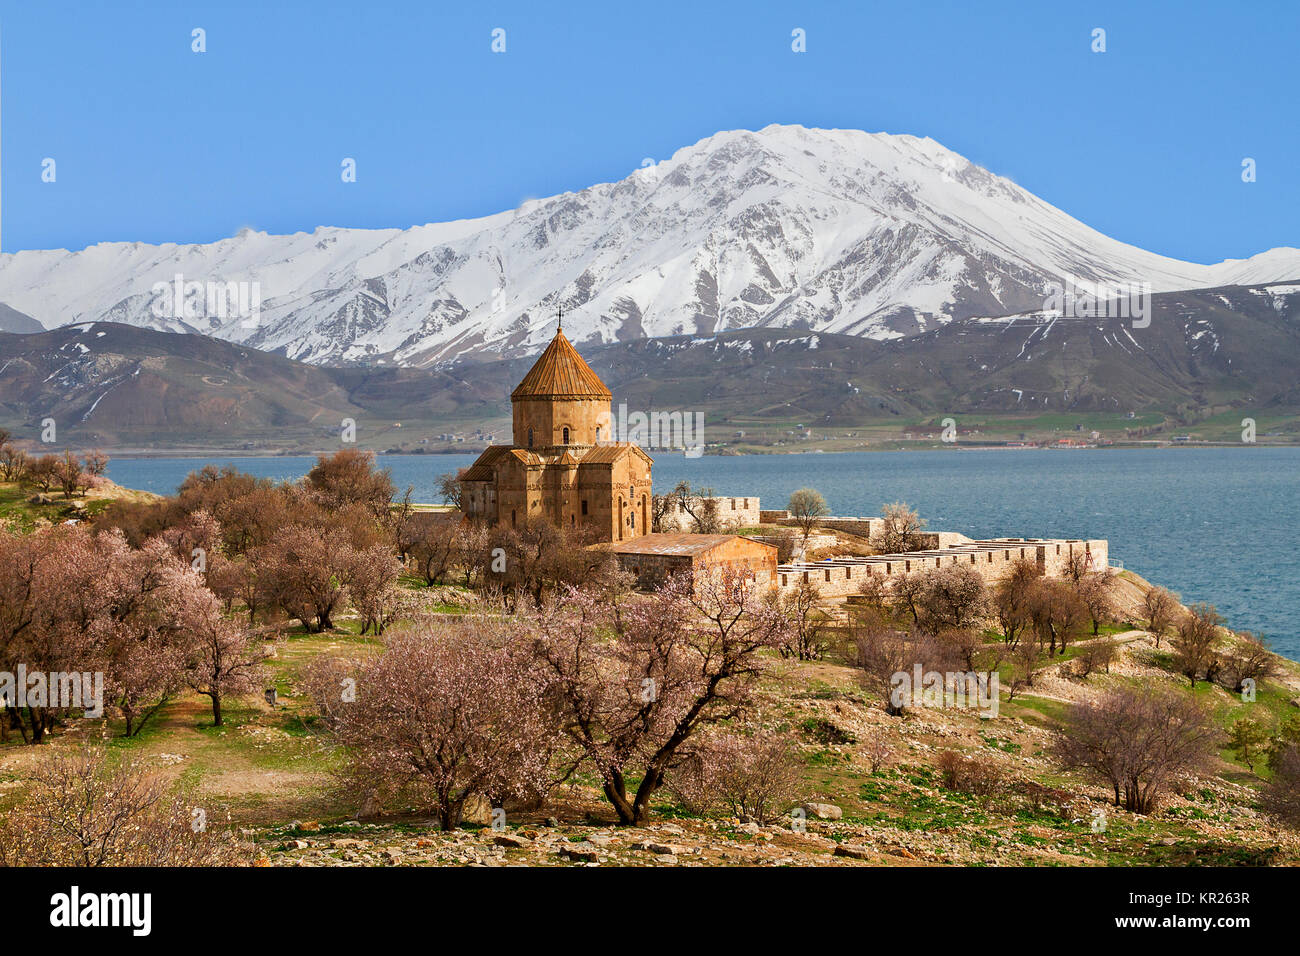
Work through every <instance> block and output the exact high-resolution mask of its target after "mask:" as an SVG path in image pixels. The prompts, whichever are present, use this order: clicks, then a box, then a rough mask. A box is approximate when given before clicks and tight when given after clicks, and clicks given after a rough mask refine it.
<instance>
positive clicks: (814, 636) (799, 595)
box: [775, 583, 831, 661]
mask: <svg viewBox="0 0 1300 956" xmlns="http://www.w3.org/2000/svg"><path fill="white" fill-rule="evenodd" d="M775 600H777V601H780V602H782V604H783V605H784V610H785V613H786V614H787V615H788V617H789V618H790V622H791V627H790V632H789V635H790V636H789V639H788V640H787V641H786V642H785V643H784V644H782V645H781V648H780V650H781V656H782V657H794V658H797V659H798V660H801V661H819V660H821V659H822V656H823V655H824V654H825V653H826V649H827V647H828V646H829V642H828V641H827V634H828V631H829V629H830V624H831V621H830V618H829V617H827V615H826V613H825V612H824V611H822V610H821V609H820V608H819V607H818V602H819V601H820V600H821V593H820V592H819V591H818V590H817V588H816V586H815V585H812V584H808V583H803V584H800V585H799V587H797V588H795V590H794V591H793V592H791V593H790V594H788V595H785V596H781V595H779V594H778V595H777V596H776V597H775Z"/></svg>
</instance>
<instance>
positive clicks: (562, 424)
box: [460, 325, 654, 541]
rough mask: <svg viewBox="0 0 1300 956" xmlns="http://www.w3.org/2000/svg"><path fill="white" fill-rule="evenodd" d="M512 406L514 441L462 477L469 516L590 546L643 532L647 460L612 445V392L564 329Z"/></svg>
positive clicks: (633, 449)
mask: <svg viewBox="0 0 1300 956" xmlns="http://www.w3.org/2000/svg"><path fill="white" fill-rule="evenodd" d="M510 401H511V404H512V406H513V410H514V431H513V434H514V441H513V443H512V444H510V445H492V446H491V447H489V448H487V449H486V450H485V451H484V452H483V454H481V455H479V457H478V460H477V461H475V462H474V464H473V465H471V466H470V467H469V468H468V469H466V470H465V471H463V472H461V474H460V480H461V483H462V487H463V489H464V492H463V495H462V503H461V508H462V510H463V511H464V513H465V515H466V516H467V517H469V518H471V519H474V520H479V521H484V522H487V523H488V524H508V525H510V526H511V527H514V528H519V527H522V526H524V525H525V524H527V523H529V522H536V521H548V522H550V523H552V524H555V525H558V526H560V527H563V528H566V529H570V530H575V531H577V530H579V529H581V530H582V532H583V533H584V534H588V535H590V536H591V537H592V538H593V539H594V540H597V541H624V540H627V539H628V538H634V537H637V536H639V535H642V534H645V533H646V532H647V531H649V530H650V527H649V525H650V499H651V496H652V494H653V479H652V476H651V468H652V466H653V464H654V461H653V459H651V457H650V456H649V455H647V454H646V453H645V452H644V451H642V450H641V448H640V446H638V445H634V444H632V443H630V442H615V441H612V440H611V438H612V436H611V434H610V401H611V395H610V391H609V389H608V388H606V387H605V383H604V382H602V381H601V380H600V377H599V376H598V375H597V374H596V373H595V372H593V371H592V370H591V366H590V365H588V364H587V363H586V361H584V360H583V358H582V356H581V355H579V354H578V350H577V349H575V348H574V347H573V345H572V344H571V343H570V342H569V340H568V339H567V338H565V337H564V330H563V327H562V326H560V325H557V326H556V330H555V338H554V339H552V340H551V343H550V344H549V345H548V346H547V347H546V350H545V351H543V352H542V354H541V355H540V356H539V357H538V359H537V361H536V362H535V363H534V364H533V367H532V368H531V369H529V371H528V374H527V375H525V376H524V378H523V381H521V382H520V383H519V385H518V386H517V387H516V388H515V390H514V391H513V392H511V393H510Z"/></svg>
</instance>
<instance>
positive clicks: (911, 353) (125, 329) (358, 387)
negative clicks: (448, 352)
mask: <svg viewBox="0 0 1300 956" xmlns="http://www.w3.org/2000/svg"><path fill="white" fill-rule="evenodd" d="M583 351H584V355H585V357H586V358H587V360H588V361H589V362H590V364H591V365H592V367H593V368H594V369H595V370H596V372H597V373H598V374H599V375H600V376H601V377H602V378H603V379H604V380H605V381H606V383H607V384H608V385H609V386H610V388H611V389H612V390H613V392H614V403H615V412H616V413H617V407H618V405H619V404H621V403H625V404H626V405H627V406H628V408H629V409H633V410H654V409H658V410H678V409H680V410H692V411H696V410H698V411H703V412H704V413H705V416H706V422H707V425H708V428H709V432H708V440H710V441H717V440H720V438H725V437H729V436H731V435H732V434H733V432H734V431H737V430H748V429H750V428H752V427H757V428H759V429H760V431H761V430H762V429H763V428H764V427H766V428H767V429H768V434H769V436H770V435H771V434H774V433H775V432H774V430H776V431H779V430H780V429H782V428H786V427H788V426H793V425H798V424H801V425H804V426H807V427H811V428H821V429H826V430H829V429H844V428H854V427H877V428H889V429H894V430H896V431H898V432H899V433H901V431H902V430H903V429H904V428H905V427H907V426H909V425H912V424H915V423H923V422H927V421H931V420H934V419H937V418H939V417H942V416H946V415H957V416H965V420H970V419H971V418H972V416H974V417H975V418H977V419H979V420H980V421H982V422H985V423H986V427H985V428H984V429H983V433H984V434H986V435H987V434H988V433H989V432H990V431H996V430H997V428H998V427H1002V428H1003V430H1004V431H1006V430H1010V431H1011V432H1012V433H1014V432H1015V431H1016V430H1017V429H1019V428H1022V427H1025V428H1029V429H1030V430H1032V423H1033V422H1034V421H1036V420H1042V419H1044V417H1045V416H1046V417H1050V416H1066V417H1067V418H1068V417H1069V416H1076V417H1077V418H1080V419H1082V420H1092V419H1098V420H1101V419H1103V418H1104V419H1105V420H1111V419H1113V420H1114V422H1115V423H1116V425H1117V426H1124V427H1127V426H1126V425H1125V423H1126V422H1127V421H1128V420H1129V416H1130V413H1131V414H1132V416H1133V418H1134V419H1136V420H1137V421H1139V422H1140V423H1145V424H1152V423H1154V424H1156V425H1159V424H1162V423H1168V424H1169V425H1171V426H1176V427H1181V426H1182V425H1187V424H1194V423H1198V422H1205V421H1206V420H1210V419H1213V418H1214V416H1224V417H1225V422H1226V423H1231V421H1232V419H1233V417H1234V416H1235V420H1236V422H1237V424H1236V425H1233V426H1232V427H1234V428H1236V430H1237V431H1240V425H1239V421H1240V417H1241V416H1243V415H1253V416H1257V417H1258V416H1263V417H1265V418H1268V419H1271V420H1276V421H1283V422H1288V424H1286V426H1285V429H1284V430H1286V429H1290V428H1292V427H1293V425H1294V423H1289V420H1290V419H1292V418H1294V417H1295V416H1296V414H1297V413H1298V412H1300V361H1298V360H1297V359H1298V358H1300V285H1297V284H1288V285H1280V284H1275V285H1271V286H1255V287H1244V286H1228V287H1224V288H1220V289H1209V290H1202V291H1197V292H1171V293H1166V294H1163V295H1158V296H1156V297H1155V298H1154V301H1153V309H1152V315H1151V319H1150V324H1149V326H1147V327H1145V328H1134V327H1133V323H1132V321H1131V320H1129V319H1119V318H1115V319H1056V320H1054V321H1053V320H1050V319H1043V318H1042V317H1040V316H1037V315H1033V314H1029V315H1023V316H1016V317H1010V318H1000V319H978V318H976V319H964V320H959V321H954V322H951V323H949V324H947V325H945V326H942V327H941V328H938V329H936V330H934V331H931V332H927V333H922V334H920V335H916V336H910V337H908V338H905V339H897V340H893V341H883V342H882V341H876V340H871V339H864V338H860V337H857V336H852V335H835V334H830V333H813V332H796V331H792V330H788V329H749V330H741V331H734V332H725V333H722V334H720V335H717V336H672V337H666V338H658V339H642V340H638V341H633V342H624V343H618V344H614V345H606V346H601V347H597V348H591V349H584V350H583ZM532 361H533V357H531V356H528V357H521V358H514V359H508V360H504V361H494V362H483V361H468V360H467V361H462V362H457V363H453V364H450V365H447V366H443V367H440V368H432V369H415V368H401V369H398V368H382V367H381V368H360V367H355V366H352V367H347V368H326V367H322V366H314V365H307V364H304V363H301V362H296V361H293V360H290V359H286V358H283V357H281V356H277V355H270V354H267V353H263V352H258V351H256V350H255V349H251V348H247V347H242V346H237V345H232V344H230V343H227V342H222V341H218V340H215V339H210V338H207V337H204V336H200V335H195V334H176V333H162V332H154V331H150V330H144V329H139V328H135V327H132V326H124V325H117V324H112V323H97V324H84V325H80V326H70V327H66V328H61V329H56V330H52V331H50V332H44V333H40V334H35V335H0V424H3V425H5V427H10V428H12V429H14V430H15V432H16V433H18V434H23V433H28V434H31V435H34V434H35V431H36V429H37V428H38V425H39V422H40V420H41V419H42V418H44V417H46V416H47V415H52V416H53V417H55V419H56V420H57V421H58V422H59V423H60V425H61V427H63V428H64V429H65V434H67V435H68V436H69V437H70V438H74V437H75V438H77V439H78V440H79V441H84V442H95V443H99V444H102V445H104V446H106V447H112V446H121V445H131V446H134V445H139V444H146V445H154V446H158V447H168V446H169V445H175V444H195V443H208V444H214V443H215V444H221V445H223V446H224V447H238V446H239V445H242V444H244V443H252V444H254V445H256V446H258V447H282V448H283V447H290V446H293V445H295V444H300V443H304V442H306V443H308V444H310V443H312V442H316V443H319V440H320V439H321V438H322V437H331V436H334V435H336V434H337V431H338V428H339V422H340V421H341V420H342V419H343V418H345V417H351V418H355V419H356V420H357V421H358V422H359V423H360V422H365V423H367V429H366V430H365V431H364V432H363V434H362V436H361V438H362V441H363V443H364V444H368V445H371V446H372V447H379V448H385V447H403V446H405V447H407V448H408V449H411V450H418V448H421V447H424V448H432V447H436V446H438V444H439V442H438V435H440V434H443V433H446V432H451V431H457V432H460V431H468V430H469V429H471V428H473V427H474V426H476V425H477V426H485V427H487V428H495V429H497V430H505V429H507V428H508V421H509V408H510V405H509V401H510V399H509V396H510V390H511V388H512V387H513V386H514V384H515V383H517V382H518V381H519V380H520V378H522V376H523V375H524V373H525V372H526V371H527V369H528V368H529V366H530V365H531V364H532ZM999 422H1000V423H1002V424H1001V426H998V423H999ZM1021 422H1029V423H1031V424H1030V425H1028V426H1022V425H1020V424H1017V423H1021ZM398 423H400V426H399V425H398ZM987 423H992V424H987ZM1059 424H1060V423H1058V427H1059ZM1067 427H1068V426H1067ZM1089 427H1096V426H1093V425H1089ZM1225 427H1227V424H1225ZM1120 434H1121V437H1122V435H1123V432H1122V431H1121V433H1120ZM420 439H426V441H425V442H421V441H420ZM467 441H468V438H467ZM232 443H233V444H232ZM469 443H470V444H473V442H472V441H469Z"/></svg>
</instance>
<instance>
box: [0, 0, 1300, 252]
mask: <svg viewBox="0 0 1300 956" xmlns="http://www.w3.org/2000/svg"><path fill="white" fill-rule="evenodd" d="M195 27H201V28H203V29H204V30H206V34H207V52H206V53H202V54H197V53H194V52H192V51H191V30H192V29H193V28H195ZM497 27H501V28H504V29H505V31H506V52H505V53H504V54H494V53H493V52H492V51H491V42H492V37H491V31H492V30H493V29H494V28H497ZM1097 27H1101V28H1103V29H1105V30H1106V46H1107V50H1106V52H1105V53H1093V52H1092V50H1091V43H1092V37H1091V34H1092V31H1093V29H1094V28H1097ZM795 28H801V29H803V30H805V31H806V35H807V52H806V53H799V54H796V53H794V52H792V50H791V31H792V30H793V29H795ZM0 31H3V41H2V42H3V67H2V76H3V105H2V113H0V124H2V127H3V141H2V146H3V156H2V162H3V208H2V210H0V213H2V215H3V239H2V242H3V249H4V251H6V252H13V251H16V250H18V249H31V248H54V247H62V248H70V249H77V248H82V247H84V246H86V245H89V244H92V243H95V242H101V241H108V240H138V241H146V242H167V241H175V242H206V241H211V240H214V239H218V238H221V237H223V236H229V235H233V234H234V233H235V232H237V231H238V230H239V229H240V228H242V227H244V226H252V227H254V228H256V229H262V230H266V231H269V232H277V233H278V232H295V231H298V230H306V231H310V230H312V229H314V228H315V227H316V226H319V225H336V226H364V227H387V226H409V225H412V224H415V223H423V222H432V221H440V220H445V219H457V218H464V217H470V216H479V215H486V214H490V213H494V212H499V211H501V210H503V209H508V208H513V207H514V206H516V205H518V204H519V203H520V202H521V201H522V200H524V199H526V198H530V197H538V196H547V195H552V194H554V193H557V192H562V191H564V190H570V189H581V188H583V187H585V186H588V185H591V184H592V183H596V182H604V181H611V180H616V179H621V178H623V177H624V176H626V175H628V174H629V173H630V172H631V171H632V170H634V169H635V168H636V167H637V166H639V165H640V163H641V160H642V159H643V158H645V157H653V158H655V159H662V158H665V157H667V156H669V155H671V154H672V153H673V152H674V151H675V150H677V149H678V148H680V147H682V146H685V145H689V144H691V143H693V142H695V141H697V140H699V139H701V138H703V137H705V136H708V135H710V134H712V133H714V132H717V131H718V130H720V129H735V128H751V129H756V128H760V127H762V126H765V125H767V124H769V123H800V124H802V125H805V126H823V127H854V128H860V129H866V130H870V131H873V132H874V131H882V130H883V131H887V132H894V133H913V134H916V135H926V136H931V137H933V138H934V139H936V140H938V141H939V142H941V143H943V144H944V145H946V146H948V147H950V148H952V149H955V150H956V151H958V152H959V153H962V154H963V155H965V156H967V157H968V158H970V159H971V160H973V161H974V162H977V163H979V164H980V165H983V166H986V167H988V168H989V169H991V170H993V171H994V172H996V173H999V174H1001V175H1004V176H1008V177H1010V178H1012V179H1014V180H1015V181H1016V182H1018V183H1020V184H1021V185H1022V186H1024V187H1025V188H1027V189H1029V190H1031V191H1032V192H1034V193H1036V194H1038V195H1039V196H1041V197H1042V198H1044V199H1045V200H1047V201H1048V202H1051V203H1052V204H1054V205H1056V206H1059V207H1060V208H1062V209H1064V210H1065V211H1067V212H1069V213H1071V214H1072V215H1074V216H1076V217H1078V218H1080V219H1082V220H1083V221H1084V222H1086V223H1088V224H1089V225H1091V226H1093V227H1095V228H1097V229H1099V230H1101V231H1102V232H1105V233H1108V234H1110V235H1113V236H1115V237H1116V238H1119V239H1122V240H1124V241H1127V242H1132V243H1134V244H1137V245H1139V246H1143V247H1145V248H1148V249H1151V250H1153V251H1156V252H1160V253H1164V254H1166V255H1171V256H1176V257H1179V258H1184V259H1190V260H1194V261H1199V262H1215V261H1219V260H1220V259H1224V258H1241V257H1245V256H1248V255H1251V254H1254V253H1256V252H1260V251H1262V250H1264V249H1267V248H1271V247H1273V246H1279V245H1293V246H1300V216H1298V215H1297V212H1300V124H1298V123H1297V122H1296V117H1295V104H1296V99H1297V92H1300V56H1297V53H1296V50H1297V42H1300V3H1297V2H1294V0H1258V2H1253V3H1249V4H1239V3H1238V4H1234V3H1226V2H1225V3H1208V2H1153V0H1147V2H1142V0H1130V2H1116V3H1110V2H1095V0H1093V2H1087V3H1080V2H1070V0H1066V2H1058V0H1052V2H1046V3H1044V2H1023V3H1013V2H1005V3H999V2H991V3H981V2H979V0H966V2H926V0H917V2H908V3H876V2H861V0H859V2H845V3H834V2H822V3H817V2H791V3H770V2H762V0H746V2H731V0H728V2H713V3H709V2H700V0H696V2H676V0H660V2H655V3H640V4H635V5H626V4H617V5H616V4H610V3H568V4H546V3H541V2H537V0H533V2H526V3H474V4H469V3H461V4H446V3H438V2H428V0H425V2H409V3H408V2H397V0H387V2H386V0H370V2H349V3H341V2H337V0H315V2H311V3H307V2H298V0H262V2H244V0H225V2H220V3H203V2H195V3H186V2H176V0H173V2H153V0H119V2H115V3H111V4H110V3H97V2H89V0H86V2H79V3H68V2H57V0H52V2H43V3H31V2H26V3H20V2H14V0H0ZM47 157H49V158H53V159H54V160H55V162H56V167H55V171H56V177H57V178H56V181H55V182H53V183H44V182H42V181H41V172H42V161H43V160H44V159H45V158H47ZM344 157H353V158H355V159H356V161H357V181H356V182H355V183H347V184H345V183H343V182H342V181H341V179H340V175H339V172H340V162H341V161H342V159H343V158H344ZM1245 157H1250V158H1253V159H1254V160H1255V161H1256V163H1257V181H1256V182H1253V183H1243V182H1242V179H1241V163H1242V160H1243V158H1245Z"/></svg>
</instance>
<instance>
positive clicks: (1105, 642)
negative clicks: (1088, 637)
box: [1075, 637, 1119, 680]
mask: <svg viewBox="0 0 1300 956" xmlns="http://www.w3.org/2000/svg"><path fill="white" fill-rule="evenodd" d="M1118 656H1119V646H1118V645H1117V644H1116V643H1115V641H1114V640H1113V639H1112V638H1109V637H1105V638H1099V639H1098V640H1094V641H1089V642H1088V643H1086V644H1084V645H1083V646H1082V647H1081V648H1080V649H1079V656H1078V657H1076V658H1075V664H1076V666H1077V667H1078V674H1079V676H1080V677H1081V678H1083V679H1084V680H1087V679H1088V677H1089V676H1091V675H1092V674H1093V673H1095V672H1096V671H1099V670H1104V671H1105V672H1106V673H1107V674H1109V673H1110V665H1111V664H1113V663H1114V662H1115V658H1116V657H1118Z"/></svg>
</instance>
